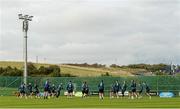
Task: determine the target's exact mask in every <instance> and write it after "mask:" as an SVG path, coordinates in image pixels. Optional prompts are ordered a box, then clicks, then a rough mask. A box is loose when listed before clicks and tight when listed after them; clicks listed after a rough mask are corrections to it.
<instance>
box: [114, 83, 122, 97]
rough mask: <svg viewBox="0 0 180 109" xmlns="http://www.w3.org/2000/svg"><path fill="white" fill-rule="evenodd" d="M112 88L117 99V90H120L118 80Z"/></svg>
mask: <svg viewBox="0 0 180 109" xmlns="http://www.w3.org/2000/svg"><path fill="white" fill-rule="evenodd" d="M114 88H115V94H116V97H117V98H119V94H118V92H119V90H120V89H121V86H120V84H119V82H118V80H116V82H115V84H114Z"/></svg>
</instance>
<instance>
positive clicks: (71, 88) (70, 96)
mask: <svg viewBox="0 0 180 109" xmlns="http://www.w3.org/2000/svg"><path fill="white" fill-rule="evenodd" d="M66 89H67V91H68V95H67V97H68V98H72V96H73V90H74V86H73V84H72V82H71V81H69V83H68V85H67V87H66Z"/></svg>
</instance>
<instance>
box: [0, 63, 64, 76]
mask: <svg viewBox="0 0 180 109" xmlns="http://www.w3.org/2000/svg"><path fill="white" fill-rule="evenodd" d="M27 68H28V69H27V71H28V75H29V76H51V77H60V76H61V69H60V67H59V66H58V65H50V66H48V67H45V66H40V67H39V68H37V67H36V66H35V65H34V64H33V63H28V64H27ZM22 75H23V68H20V69H18V68H16V67H11V66H7V67H0V76H22Z"/></svg>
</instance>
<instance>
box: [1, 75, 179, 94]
mask: <svg viewBox="0 0 180 109" xmlns="http://www.w3.org/2000/svg"><path fill="white" fill-rule="evenodd" d="M47 79H49V81H50V84H55V85H56V86H57V85H59V84H60V83H63V87H64V89H66V85H67V83H68V82H69V81H70V80H71V81H72V82H73V84H74V86H75V91H81V85H82V83H83V82H84V81H86V82H87V83H88V85H89V88H90V91H97V90H98V87H97V86H98V84H99V82H100V81H101V80H103V81H104V84H105V91H109V90H110V88H111V85H112V84H113V83H114V82H115V81H116V80H118V81H119V83H120V84H121V85H122V83H123V81H126V82H127V84H128V89H127V90H130V83H131V80H135V81H136V83H137V84H138V83H140V82H146V83H147V84H148V85H149V86H150V88H151V90H152V91H155V92H161V91H172V92H175V93H179V92H180V76H129V77H111V76H108V77H28V79H27V80H28V83H32V84H34V83H35V81H36V83H37V84H38V86H39V88H40V90H41V91H43V86H44V83H45V81H46V80H47ZM22 82H23V77H4V76H0V95H13V93H14V92H16V91H18V87H19V86H20V84H21V83H22ZM137 88H138V87H137ZM64 91H65V90H64Z"/></svg>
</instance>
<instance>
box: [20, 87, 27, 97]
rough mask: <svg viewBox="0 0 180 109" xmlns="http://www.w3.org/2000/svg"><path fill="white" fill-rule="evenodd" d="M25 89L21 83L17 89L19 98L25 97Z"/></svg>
mask: <svg viewBox="0 0 180 109" xmlns="http://www.w3.org/2000/svg"><path fill="white" fill-rule="evenodd" d="M25 88H26V86H25V84H24V83H22V84H21V85H20V87H19V93H20V98H22V97H23V96H26V93H25Z"/></svg>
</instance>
